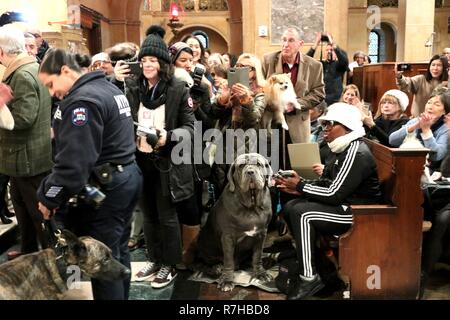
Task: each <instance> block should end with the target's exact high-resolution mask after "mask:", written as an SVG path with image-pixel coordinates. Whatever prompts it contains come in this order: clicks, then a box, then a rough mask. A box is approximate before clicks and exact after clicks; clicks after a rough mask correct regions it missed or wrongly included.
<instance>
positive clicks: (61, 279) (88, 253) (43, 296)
mask: <svg viewBox="0 0 450 320" xmlns="http://www.w3.org/2000/svg"><path fill="white" fill-rule="evenodd" d="M60 239H61V240H60V241H61V243H63V246H62V251H61V257H60V258H58V257H57V253H56V252H55V251H54V250H53V249H45V250H42V251H39V252H36V253H30V254H26V255H23V256H20V257H18V258H16V259H14V260H12V261H9V262H6V263H3V264H1V265H0V300H60V299H63V298H64V294H65V292H66V291H67V285H66V284H67V280H68V277H69V276H70V273H69V274H68V273H67V267H68V266H69V265H76V266H78V267H79V268H80V269H81V271H83V273H84V274H86V275H87V276H90V277H92V278H97V279H103V280H120V279H125V278H126V277H129V276H130V274H131V271H130V269H128V268H127V267H125V266H124V265H123V264H121V263H120V262H119V261H117V260H116V259H114V258H113V256H112V253H111V249H109V248H108V247H107V246H106V245H105V244H103V243H102V242H100V241H97V240H95V239H93V238H91V237H80V238H77V237H76V236H75V235H74V234H72V233H71V232H70V231H67V230H63V231H62V234H61V238H60Z"/></svg>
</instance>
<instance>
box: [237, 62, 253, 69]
mask: <svg viewBox="0 0 450 320" xmlns="http://www.w3.org/2000/svg"><path fill="white" fill-rule="evenodd" d="M236 68H248V69H250V70H251V71H255V67H252V66H246V65H243V64H240V63H237V64H236Z"/></svg>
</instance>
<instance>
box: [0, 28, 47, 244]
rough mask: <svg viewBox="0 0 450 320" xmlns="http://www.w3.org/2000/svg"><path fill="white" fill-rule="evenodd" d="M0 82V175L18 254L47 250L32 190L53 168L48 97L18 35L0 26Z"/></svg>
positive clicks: (17, 31)
mask: <svg viewBox="0 0 450 320" xmlns="http://www.w3.org/2000/svg"><path fill="white" fill-rule="evenodd" d="M0 63H1V64H2V65H3V66H5V67H6V70H5V73H4V75H3V79H2V82H3V83H2V84H0V85H1V86H2V88H3V89H2V92H6V90H5V89H6V88H8V90H10V93H11V95H7V94H2V97H3V99H2V101H0V102H1V106H0V108H1V109H2V110H3V111H2V112H0V115H1V118H2V119H1V120H0V155H1V156H0V173H1V174H5V175H8V176H10V177H11V198H12V202H13V206H14V211H15V213H16V216H17V220H18V223H19V230H20V235H21V250H22V253H30V252H34V251H37V250H38V249H39V244H40V245H41V247H42V248H46V247H47V240H46V238H45V236H44V234H43V232H42V227H41V222H42V215H41V214H40V212H39V210H38V201H37V198H36V191H37V188H38V187H39V184H40V182H41V180H42V179H43V178H44V177H45V176H46V175H47V174H48V172H49V171H50V169H51V168H52V161H51V140H50V95H49V93H48V90H47V89H46V88H45V87H44V86H43V85H42V83H41V82H40V81H39V80H38V77H37V73H38V68H39V65H38V64H37V62H36V58H34V57H32V56H29V55H28V54H27V52H26V49H25V39H24V35H23V33H22V32H21V31H19V30H17V29H14V28H12V27H10V26H5V27H1V28H0Z"/></svg>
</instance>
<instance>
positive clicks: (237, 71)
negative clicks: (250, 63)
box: [228, 68, 250, 88]
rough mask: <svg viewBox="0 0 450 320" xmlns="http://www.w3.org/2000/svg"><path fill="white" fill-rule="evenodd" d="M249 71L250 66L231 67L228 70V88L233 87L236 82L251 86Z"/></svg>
mask: <svg viewBox="0 0 450 320" xmlns="http://www.w3.org/2000/svg"><path fill="white" fill-rule="evenodd" d="M248 73H249V69H248V68H230V69H229V70H228V88H231V87H232V86H233V85H234V84H236V83H240V84H243V85H244V86H246V87H249V86H250V84H249V83H250V81H249V78H248Z"/></svg>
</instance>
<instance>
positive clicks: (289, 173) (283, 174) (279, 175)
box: [274, 170, 294, 179]
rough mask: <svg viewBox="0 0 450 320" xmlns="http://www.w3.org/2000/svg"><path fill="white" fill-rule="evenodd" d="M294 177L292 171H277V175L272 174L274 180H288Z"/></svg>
mask: <svg viewBox="0 0 450 320" xmlns="http://www.w3.org/2000/svg"><path fill="white" fill-rule="evenodd" d="M293 176H294V171H293V170H278V172H277V173H275V174H274V177H275V178H278V179H279V178H289V177H293Z"/></svg>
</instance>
